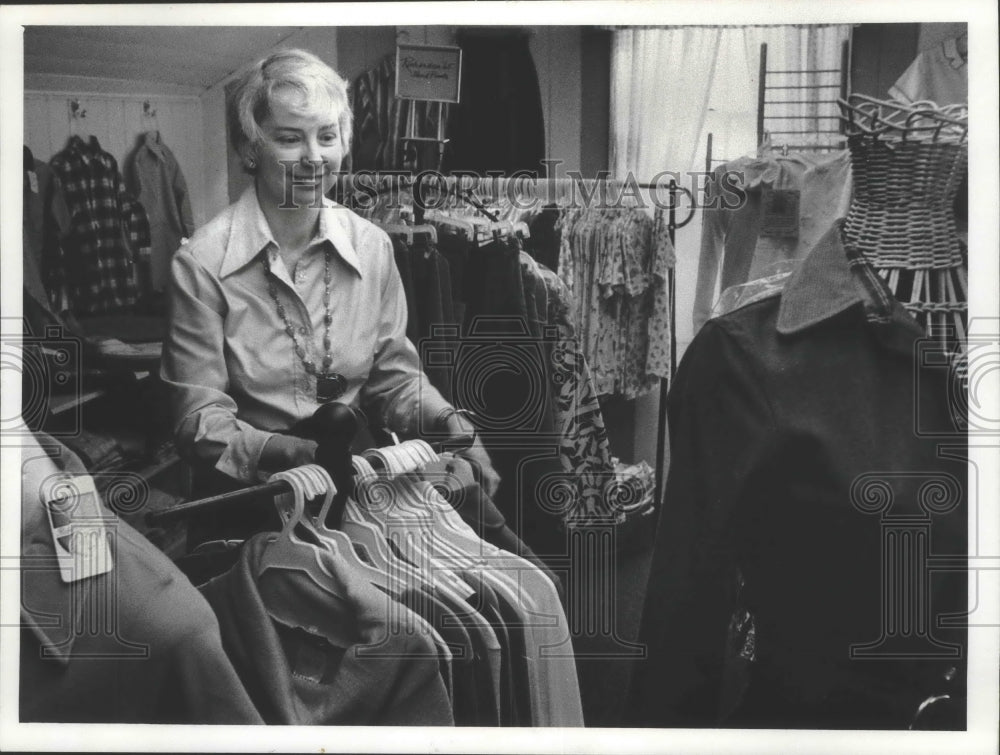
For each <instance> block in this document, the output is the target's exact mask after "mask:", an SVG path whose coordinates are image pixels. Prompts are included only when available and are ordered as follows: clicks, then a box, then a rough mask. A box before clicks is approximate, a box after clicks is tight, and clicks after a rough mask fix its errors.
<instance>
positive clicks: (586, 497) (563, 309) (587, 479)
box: [507, 266, 614, 550]
mask: <svg viewBox="0 0 1000 755" xmlns="http://www.w3.org/2000/svg"><path fill="white" fill-rule="evenodd" d="M536 269H537V271H538V275H539V277H540V279H541V280H542V281H543V283H544V285H545V287H546V289H547V292H548V296H547V306H548V310H547V320H548V322H549V323H550V324H551V325H553V326H555V327H556V328H557V329H558V334H559V341H558V342H557V344H556V347H555V348H554V349H553V351H552V365H551V366H552V370H551V381H550V390H551V391H552V394H553V400H554V413H555V421H556V428H557V430H558V431H559V435H560V449H559V458H560V461H561V462H562V468H563V471H564V472H565V473H566V474H567V476H568V479H570V480H572V481H573V487H574V490H573V493H574V495H573V496H571V498H570V505H569V506H567V507H565V510H564V512H563V519H564V521H565V522H566V523H567V524H569V523H576V524H585V523H586V522H587V521H588V520H594V519H603V518H606V517H613V516H614V512H613V511H611V510H610V509H609V508H608V503H609V501H608V499H607V498H606V497H605V494H604V493H605V487H606V486H607V484H608V482H609V481H610V480H611V479H612V477H613V474H614V463H613V461H612V457H611V444H610V441H609V439H608V433H607V430H606V429H605V427H604V418H603V416H602V414H601V406H600V403H599V402H598V400H597V391H596V389H595V388H594V384H593V381H592V380H591V377H590V368H589V367H588V365H587V358H586V357H585V356H584V354H583V352H582V351H581V350H580V345H579V343H578V342H577V340H576V335H575V331H574V328H573V324H572V323H571V322H570V320H569V303H570V301H571V299H570V295H569V291H568V290H567V289H566V286H565V284H564V283H563V282H562V281H561V280H559V277H558V276H557V275H556V274H555V273H553V272H552V271H551V270H546V269H545V268H542V267H541V266H537V268H536ZM507 550H510V548H508V549H507Z"/></svg>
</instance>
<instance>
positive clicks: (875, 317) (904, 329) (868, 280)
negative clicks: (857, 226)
mask: <svg viewBox="0 0 1000 755" xmlns="http://www.w3.org/2000/svg"><path fill="white" fill-rule="evenodd" d="M842 228H843V220H839V221H837V223H835V224H834V226H833V227H832V228H831V229H830V230H829V231H828V232H827V233H826V235H824V236H823V238H821V239H820V241H819V242H818V243H817V244H816V246H815V247H814V248H813V250H812V251H811V252H810V253H809V256H807V257H806V258H805V260H803V262H802V264H801V265H800V266H799V267H798V269H797V270H796V271H795V272H794V273H792V276H791V278H790V279H789V280H788V283H787V285H786V286H785V288H784V290H783V291H782V293H781V304H780V306H779V309H778V322H777V329H778V332H779V333H780V334H782V335H786V336H788V335H793V334H796V333H801V332H803V331H805V330H808V329H809V328H812V327H814V326H816V325H819V324H820V323H823V322H825V321H827V320H829V319H830V318H832V317H834V316H835V315H838V314H840V313H842V312H845V311H847V310H848V309H851V308H852V307H857V306H862V307H863V308H864V311H865V319H866V321H867V323H868V325H869V326H870V327H871V328H872V329H873V330H874V332H875V334H876V336H877V337H878V338H879V340H880V341H882V343H884V344H885V345H886V346H888V347H890V348H894V349H896V350H899V351H903V352H905V353H907V354H912V352H913V343H914V340H916V339H919V338H921V337H923V336H924V332H923V330H922V329H921V327H920V326H919V325H918V324H917V322H916V320H914V318H913V317H912V316H911V315H910V314H909V313H908V312H907V311H906V308H905V307H903V305H902V304H900V303H899V302H898V301H897V300H896V299H895V297H894V296H893V295H892V294H891V293H890V292H889V290H888V288H886V286H885V284H884V283H883V282H882V279H881V278H880V277H879V276H878V274H877V273H876V272H875V270H874V269H873V268H872V266H871V265H870V264H869V263H868V261H867V260H866V259H865V258H864V257H863V256H862V255H860V254H858V253H851V252H850V251H849V250H847V249H845V247H844V244H843V242H842V241H841V230H842Z"/></svg>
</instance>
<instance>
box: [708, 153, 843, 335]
mask: <svg viewBox="0 0 1000 755" xmlns="http://www.w3.org/2000/svg"><path fill="white" fill-rule="evenodd" d="M726 176H729V177H731V179H732V181H730V179H729V178H724V177H726ZM724 181H726V183H725V184H724V183H723V182H724ZM851 186H852V182H851V162H850V152H849V151H848V150H842V151H840V152H836V153H834V154H832V155H831V154H816V155H812V154H805V153H795V154H790V155H773V156H768V157H761V158H751V157H741V158H739V159H738V160H734V161H732V162H729V163H726V164H725V165H722V166H720V167H718V168H716V170H715V174H714V179H713V180H712V181H710V182H709V184H708V192H707V196H706V205H705V209H704V215H703V222H702V231H701V234H702V235H701V253H700V256H699V258H698V280H697V283H696V284H695V301H694V330H695V333H697V332H698V330H699V329H700V328H701V326H702V325H704V324H705V321H706V320H708V318H709V316H710V315H711V312H712V306H713V304H714V302H715V301H716V298H717V297H716V289H718V292H719V294H720V295H721V294H722V293H724V292H725V291H726V290H727V289H728V288H730V287H731V286H737V285H740V284H743V283H746V282H747V281H751V280H755V279H757V278H761V277H765V276H768V275H771V274H773V273H774V272H775V271H776V270H777V269H778V267H779V266H780V265H782V264H784V263H786V262H788V261H790V260H801V259H803V258H805V257H806V255H808V254H809V252H810V251H812V249H813V247H814V246H815V245H816V243H817V242H818V241H819V240H820V239H821V238H822V237H823V235H824V234H825V233H826V232H827V231H828V230H829V229H830V227H831V226H832V225H833V224H834V222H835V221H836V220H837V219H838V218H842V217H844V216H845V215H846V214H847V209H848V207H849V205H850V201H851ZM780 192H786V193H787V194H786V196H788V195H791V196H792V197H793V199H790V200H789V205H788V208H787V209H788V210H789V212H790V217H788V218H775V213H773V212H769V209H768V208H769V207H770V208H771V209H772V210H773V208H774V207H775V204H774V203H773V202H774V197H775V195H776V194H778V193H780ZM786 221H788V222H790V223H791V226H792V229H791V232H788V233H778V232H776V231H775V230H774V228H775V226H779V225H781V224H782V223H784V222H786Z"/></svg>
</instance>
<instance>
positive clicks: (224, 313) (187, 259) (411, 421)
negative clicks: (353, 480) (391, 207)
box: [160, 186, 449, 483]
mask: <svg viewBox="0 0 1000 755" xmlns="http://www.w3.org/2000/svg"><path fill="white" fill-rule="evenodd" d="M327 249H330V250H331V251H332V252H333V253H332V254H331V256H330V257H331V258H330V272H331V276H332V284H331V286H332V290H331V311H332V315H333V322H332V325H331V327H330V340H331V347H332V348H331V353H332V356H333V363H332V365H331V367H330V369H331V370H332V371H333V372H337V373H340V374H341V375H343V376H344V377H346V378H347V391H346V393H345V394H344V395H343V396H342V397H341V398H340V399H338V400H339V401H341V402H343V403H349V404H352V405H355V406H357V405H361V406H362V407H363V408H364V409H365V411H366V412H368V413H369V417H370V418H371V419H372V421H381V422H382V423H383V424H384V425H385V426H386V427H388V428H390V429H393V430H396V431H397V432H404V433H413V432H415V431H417V429H418V428H419V424H418V423H419V421H420V419H421V418H422V417H431V416H434V415H435V414H437V413H438V412H440V411H441V410H443V409H445V408H447V407H448V406H449V405H448V403H447V402H446V401H445V400H444V398H442V396H441V394H440V393H438V391H437V390H435V389H434V388H433V387H432V386H431V385H430V383H429V382H428V380H427V378H426V376H425V375H424V373H423V371H422V370H421V367H420V360H419V358H418V356H417V352H416V349H415V348H414V346H413V344H412V343H411V342H410V341H409V340H408V339H407V338H406V298H405V294H404V292H403V286H402V282H401V280H400V277H399V272H398V270H397V269H396V266H395V261H394V258H393V251H392V242H391V241H390V240H389V237H388V236H387V235H386V234H385V233H384V232H383V231H382V230H381V229H379V228H378V227H377V226H375V225H373V224H372V223H370V222H368V221H366V220H364V219H362V218H360V217H358V216H357V215H355V214H354V213H353V212H351V211H350V210H348V209H346V208H344V207H341V206H340V205H337V204H335V203H333V202H330V201H326V202H325V207H324V209H323V210H321V211H320V217H319V224H318V230H317V234H316V236H315V238H314V239H313V241H312V243H311V245H310V246H309V248H308V250H307V251H306V252H305V254H303V256H302V258H301V259H300V261H299V262H298V263H297V264H296V265H295V268H294V269H293V270H288V269H287V268H286V266H285V264H284V262H283V260H282V258H281V256H280V254H279V253H278V245H277V243H276V242H275V240H274V237H273V235H272V234H271V231H270V228H269V227H268V224H267V221H266V219H265V218H264V214H263V212H262V211H261V209H260V205H259V204H258V202H257V195H256V192H255V190H254V187H253V186H251V187H249V188H248V189H247V190H246V191H245V192H244V194H243V196H242V197H240V199H239V200H238V201H237V202H236V203H234V204H232V205H230V206H229V207H228V208H227V209H226V210H224V211H223V212H222V213H220V214H219V215H217V216H216V217H215V218H213V219H212V220H211V221H210V222H209V223H208V224H207V225H205V226H204V227H202V228H201V229H199V230H198V231H197V232H196V233H195V234H194V236H192V238H191V239H190V241H189V242H188V243H187V244H185V245H184V246H182V247H181V248H180V250H179V251H178V252H177V254H176V255H175V256H174V260H173V262H172V266H171V278H172V280H171V286H170V306H171V309H170V313H171V314H170V324H169V328H168V333H167V338H166V342H165V343H164V350H163V361H162V365H161V368H160V376H161V378H162V379H163V381H164V382H165V383H166V385H167V387H168V390H169V393H170V396H171V410H172V413H173V419H174V422H175V432H176V441H177V447H178V451H179V452H180V453H181V455H182V456H184V457H185V458H188V459H192V460H200V461H202V462H208V463H212V464H214V465H215V468H216V469H218V470H219V471H221V472H224V473H225V474H227V475H229V476H231V477H234V478H236V479H239V480H244V481H247V482H251V483H253V482H257V481H258V470H257V466H258V461H259V459H260V453H261V449H262V448H263V447H264V444H265V443H266V442H267V440H268V439H269V438H270V437H271V436H272V435H273V434H274V433H275V432H278V431H283V430H287V429H288V428H290V427H291V426H292V425H294V424H295V423H296V422H298V421H299V420H302V419H304V418H306V417H308V416H310V415H312V413H313V412H315V411H316V409H317V407H318V406H319V404H318V402H317V401H316V378H315V377H313V376H311V375H309V373H307V372H306V370H305V367H304V366H303V363H302V360H300V359H299V357H298V356H297V355H296V353H295V346H294V343H293V342H292V339H291V337H290V336H289V335H288V333H287V332H286V331H285V324H284V322H282V320H281V318H280V317H279V315H278V309H277V305H276V304H275V302H274V300H273V299H272V298H271V296H270V295H269V293H268V285H267V279H266V276H265V271H264V266H263V264H262V259H263V255H265V254H266V255H268V258H269V260H270V266H271V270H272V271H273V272H274V274H275V276H276V277H277V278H278V281H276V282H275V288H276V290H277V295H278V297H279V298H280V299H281V301H282V304H283V305H284V308H285V312H286V316H287V318H288V320H289V322H290V323H291V324H292V325H293V326H294V327H295V328H296V329H297V331H298V333H297V337H298V340H299V343H300V344H302V346H303V347H304V348H305V349H306V351H307V355H308V356H309V357H310V358H311V359H312V361H313V362H314V364H316V365H317V367H318V368H319V367H321V365H322V363H323V356H324V350H323V336H324V333H325V330H326V328H325V325H324V314H325V305H324V300H325V296H324V280H323V279H324V257H325V252H326V250H327Z"/></svg>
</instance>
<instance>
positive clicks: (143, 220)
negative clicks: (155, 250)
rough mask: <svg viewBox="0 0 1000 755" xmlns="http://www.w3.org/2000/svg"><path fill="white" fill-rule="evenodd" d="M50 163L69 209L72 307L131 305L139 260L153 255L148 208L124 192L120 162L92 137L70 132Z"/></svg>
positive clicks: (93, 310)
mask: <svg viewBox="0 0 1000 755" xmlns="http://www.w3.org/2000/svg"><path fill="white" fill-rule="evenodd" d="M51 165H52V169H53V170H54V171H55V172H56V175H57V176H58V177H59V180H60V184H61V186H62V189H63V196H64V197H65V199H66V204H67V206H68V207H69V211H70V233H69V235H68V237H67V238H66V240H65V247H66V249H65V251H66V262H67V271H66V276H65V277H66V281H67V284H68V285H69V289H70V290H69V296H70V306H71V309H72V310H73V312H74V314H77V315H96V314H102V313H105V312H121V311H126V310H128V309H130V308H132V307H133V306H134V305H135V303H136V301H137V299H138V288H137V283H136V263H137V262H138V261H139V260H140V259H141V260H148V259H149V255H150V236H149V221H148V219H147V217H146V211H145V210H144V209H143V207H142V205H141V204H139V203H138V202H136V201H135V200H134V199H132V198H131V197H130V196H129V195H128V193H127V192H126V191H125V184H124V182H123V181H122V177H121V174H120V173H119V172H118V162H117V161H116V160H115V158H114V157H113V156H112V155H110V154H108V153H107V152H105V151H103V150H102V149H101V146H100V144H98V142H97V139H96V138H95V137H93V136H91V137H90V140H89V142H86V143H85V142H84V141H83V139H81V138H80V137H79V136H72V137H70V140H69V144H68V145H67V146H66V149H64V150H63V151H62V152H60V153H59V154H58V155H56V156H55V157H54V158H53V159H52V163H51Z"/></svg>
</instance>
